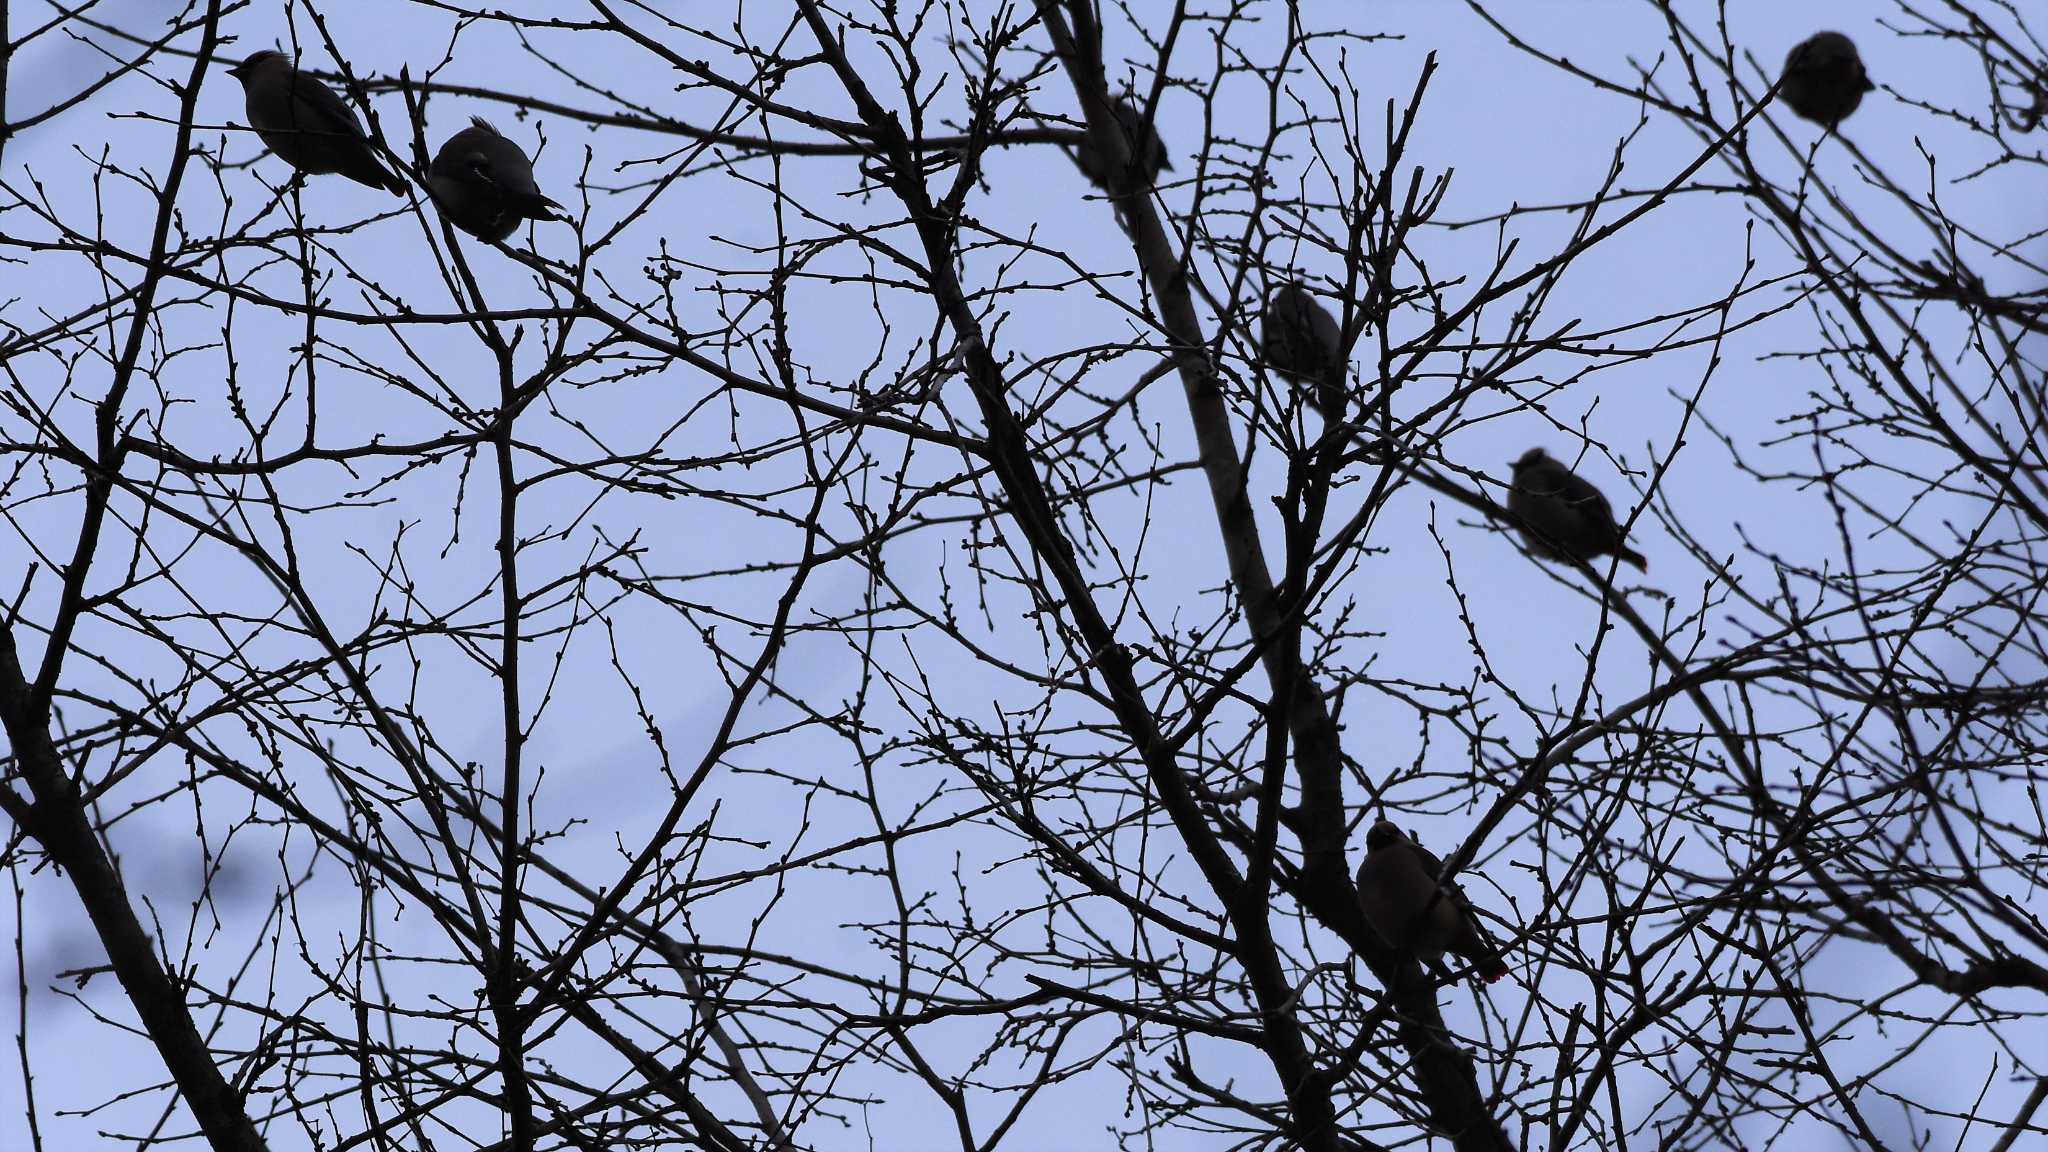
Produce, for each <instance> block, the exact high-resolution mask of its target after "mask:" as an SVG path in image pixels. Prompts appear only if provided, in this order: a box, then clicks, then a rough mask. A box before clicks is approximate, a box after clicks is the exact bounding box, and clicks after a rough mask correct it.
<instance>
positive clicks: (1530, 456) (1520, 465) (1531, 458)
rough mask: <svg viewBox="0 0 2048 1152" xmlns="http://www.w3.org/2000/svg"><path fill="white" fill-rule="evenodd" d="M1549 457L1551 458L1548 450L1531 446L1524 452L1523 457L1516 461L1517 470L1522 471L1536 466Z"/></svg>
mask: <svg viewBox="0 0 2048 1152" xmlns="http://www.w3.org/2000/svg"><path fill="white" fill-rule="evenodd" d="M1548 459H1550V454H1549V453H1548V452H1545V451H1544V450H1543V449H1541V448H1531V449H1529V450H1528V451H1527V452H1524V453H1522V455H1521V457H1520V458H1519V459H1517V460H1516V461H1515V471H1517V472H1520V471H1521V470H1522V469H1524V468H1534V467H1536V466H1537V465H1538V464H1541V463H1543V462H1544V461H1545V460H1548Z"/></svg>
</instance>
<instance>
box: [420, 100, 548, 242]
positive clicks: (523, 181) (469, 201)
mask: <svg viewBox="0 0 2048 1152" xmlns="http://www.w3.org/2000/svg"><path fill="white" fill-rule="evenodd" d="M427 190H428V191H430V192H432V193H433V194H434V203H436V204H438V205H440V206H441V211H442V212H444V213H446V214H447V216H448V222H449V223H451V224H453V225H455V226H456V227H457V228H460V229H462V230H463V231H464V232H467V233H469V234H470V235H471V236H475V237H476V238H478V239H480V240H489V241H492V242H493V243H495V242H497V241H499V240H503V239H504V238H505V237H507V236H510V235H511V234H512V231H513V229H515V228H517V227H519V222H520V221H521V220H558V219H560V218H561V217H560V216H559V215H558V213H559V212H560V210H561V207H562V206H561V205H560V204H557V203H555V202H554V201H553V200H550V199H548V198H547V197H546V196H543V195H541V191H540V186H539V185H538V184H535V183H534V182H533V161H531V160H529V159H527V158H526V153H525V152H523V151H521V150H520V148H519V145H517V144H514V143H513V142H512V141H510V140H507V139H506V138H505V137H504V135H503V134H502V133H500V132H499V131H498V130H497V129H496V128H493V127H491V123H490V121H488V120H485V119H484V118H483V117H481V116H474V117H471V118H470V121H469V127H467V128H464V129H463V130H462V131H460V132H457V133H456V134H455V135H453V136H450V137H449V138H448V142H447V143H446V144H443V145H441V150H440V151H439V152H436V153H435V154H434V162H433V163H432V164H431V165H429V166H428V167H427Z"/></svg>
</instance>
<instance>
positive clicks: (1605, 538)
mask: <svg viewBox="0 0 2048 1152" xmlns="http://www.w3.org/2000/svg"><path fill="white" fill-rule="evenodd" d="M1508 511H1510V512H1512V513H1514V514H1515V518H1516V519H1517V520H1518V521H1519V522H1520V523H1519V525H1518V526H1519V527H1520V528H1521V530H1522V539H1523V540H1524V541H1525V542H1527V543H1528V545H1529V551H1531V552H1534V553H1535V554H1536V555H1538V556H1541V557H1543V558H1544V559H1546V560H1564V561H1573V560H1576V561H1580V562H1582V563H1587V564H1590V563H1592V562H1593V558H1594V557H1596V556H1618V557H1620V558H1621V559H1622V560H1624V561H1626V562H1628V563H1630V564H1633V565H1635V566H1636V568H1637V569H1639V570H1641V571H1645V572H1647V571H1649V569H1650V562H1649V561H1648V560H1645V559H1643V554H1642V553H1640V552H1637V551H1634V550H1633V549H1631V548H1629V546H1628V545H1627V544H1625V543H1623V539H1624V537H1623V536H1622V530H1621V525H1619V524H1617V523H1615V521H1614V509H1613V507H1612V506H1610V505H1609V504H1608V503H1607V497H1605V496H1602V495H1601V494H1600V490H1599V489H1598V488H1595V487H1593V486H1592V485H1591V484H1588V483H1587V482H1585V481H1584V480H1582V479H1580V478H1579V477H1578V475H1577V474H1576V473H1574V472H1573V471H1572V470H1571V469H1569V468H1567V467H1565V466H1564V465H1563V464H1560V463H1558V462H1557V461H1556V460H1553V459H1551V458H1550V454H1549V453H1547V452H1545V451H1544V450H1543V449H1541V448H1531V449H1529V450H1528V451H1527V452H1524V453H1522V458H1521V459H1520V460H1517V461H1515V481H1514V484H1513V486H1511V487H1510V488H1509V489H1508Z"/></svg>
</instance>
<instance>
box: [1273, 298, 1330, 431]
mask: <svg viewBox="0 0 2048 1152" xmlns="http://www.w3.org/2000/svg"><path fill="white" fill-rule="evenodd" d="M1259 351H1260V353H1261V354H1263V355H1264V356H1265V358H1266V364H1267V365H1268V366H1269V367H1271V368H1272V369H1273V370H1274V371H1275V372H1278V373H1280V374H1281V375H1283V376H1285V377H1287V378H1288V379H1289V380H1292V381H1294V383H1296V384H1297V385H1301V386H1305V387H1309V388H1312V389H1313V391H1311V392H1310V393H1309V403H1310V405H1311V406H1313V407H1314V408H1315V410H1316V411H1317V412H1320V413H1322V417H1323V419H1325V420H1329V421H1337V420H1342V419H1343V418H1344V404H1345V400H1346V398H1347V390H1346V389H1345V387H1344V368H1345V364H1344V361H1343V355H1344V332H1343V329H1342V328H1340V327H1339V326H1338V324H1337V318H1336V317H1335V316H1332V315H1330V312H1329V309H1327V308H1324V307H1323V306H1322V305H1321V304H1319V303H1317V302H1316V298H1315V294H1314V293H1312V292H1310V291H1309V290H1308V289H1307V288H1306V287H1304V286H1303V285H1302V284H1301V282H1300V281H1298V280H1289V281H1288V282H1287V283H1285V284H1282V285H1281V286H1280V287H1279V288H1278V289H1277V290H1276V291H1275V292H1274V293H1273V295H1272V296H1271V297H1270V298H1269V299H1267V301H1266V311H1265V314H1264V315H1263V316H1261V317H1260V318H1259Z"/></svg>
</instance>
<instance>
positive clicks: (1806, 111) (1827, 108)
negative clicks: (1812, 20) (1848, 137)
mask: <svg viewBox="0 0 2048 1152" xmlns="http://www.w3.org/2000/svg"><path fill="white" fill-rule="evenodd" d="M1876 87H1877V85H1875V84H1872V83H1871V82H1870V76H1869V74H1868V73H1866V72H1864V70H1863V58H1862V57H1861V56H1859V55H1857V54H1856V42H1855V41H1853V40H1851V39H1849V38H1848V37H1847V36H1844V35H1842V34H1841V33H1840V32H1816V33H1814V34H1813V35H1811V36H1808V37H1807V38H1806V39H1804V40H1801V41H1800V42H1799V43H1797V44H1795V45H1793V46H1792V51H1791V52H1790V53H1788V54H1787V55H1786V57H1785V79H1784V81H1783V83H1782V84H1781V85H1780V86H1779V88H1778V95H1779V96H1780V97H1781V98H1783V100H1784V101H1785V103H1786V105H1787V106H1789V107H1790V108H1791V109H1792V111H1794V112H1796V113H1798V114H1799V115H1800V116H1802V117H1805V118H1806V119H1808V120H1811V121H1813V122H1814V123H1815V124H1818V125H1820V126H1821V127H1823V128H1826V129H1827V130H1828V131H1830V132H1832V131H1834V130H1835V126H1836V125H1838V124H1840V123H1841V122H1842V121H1844V120H1847V119H1848V118H1849V114H1850V113H1851V112H1854V111H1856V106H1857V105H1859V104H1861V103H1863V94H1864V93H1865V92H1869V91H1872V90H1874V89H1875V88H1876Z"/></svg>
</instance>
